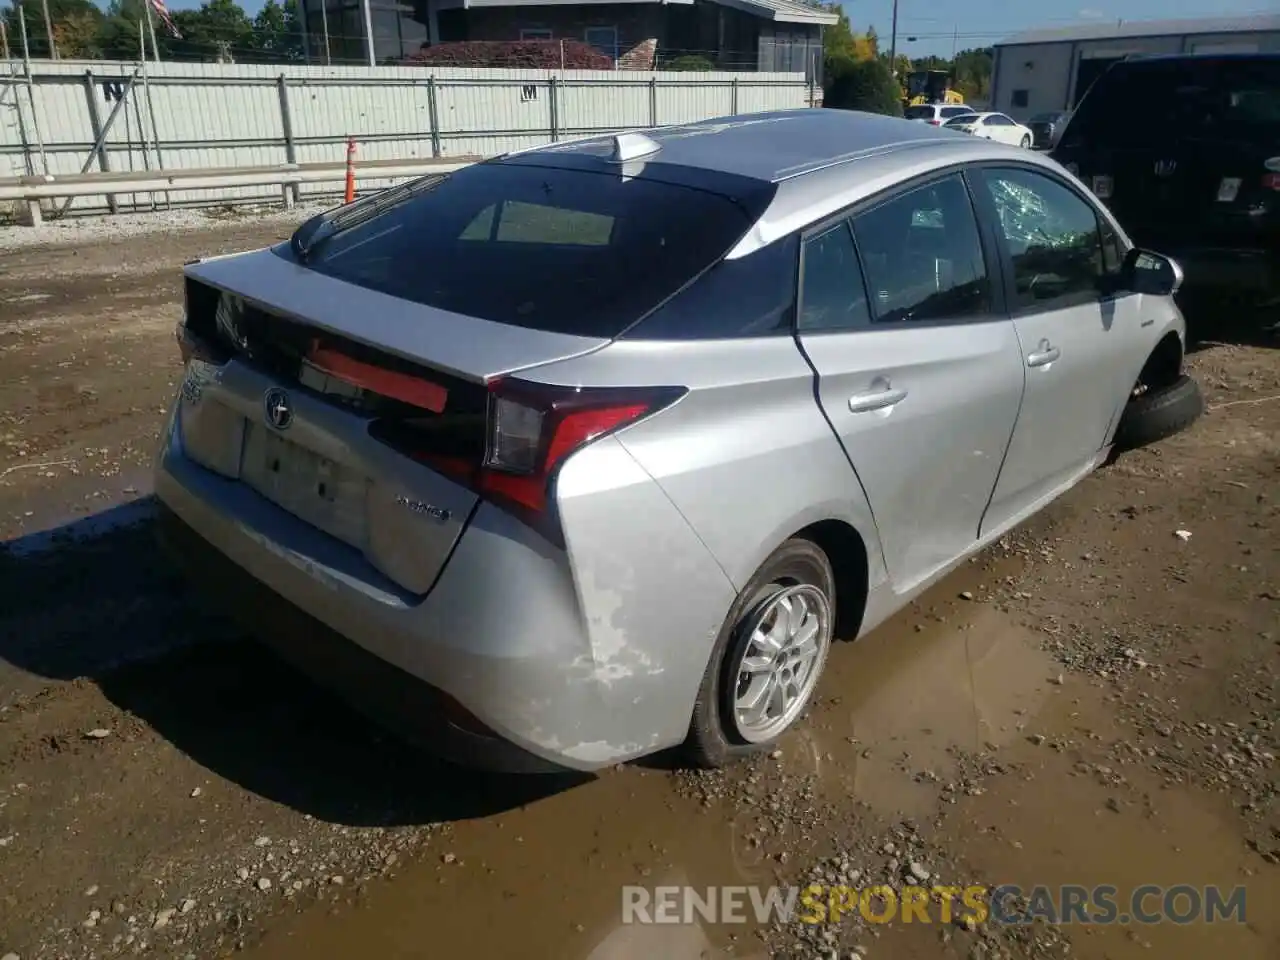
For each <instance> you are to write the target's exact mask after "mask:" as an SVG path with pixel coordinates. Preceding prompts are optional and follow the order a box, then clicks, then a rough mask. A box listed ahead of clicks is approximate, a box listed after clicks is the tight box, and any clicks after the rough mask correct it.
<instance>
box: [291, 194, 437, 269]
mask: <svg viewBox="0 0 1280 960" xmlns="http://www.w3.org/2000/svg"><path fill="white" fill-rule="evenodd" d="M446 176H447V174H442V173H437V174H431V175H429V176H426V177H420V178H418V179H417V180H410V181H409V182H408V183H402V184H400V185H399V186H395V187H387V188H386V189H385V190H379V191H378V192H377V193H375V194H372V195H370V196H368V197H365V198H364V199H363V200H357V201H356V202H355V203H350V204H347V205H346V206H345V207H338V208H337V209H336V210H327V211H325V212H324V213H318V214H316V215H315V216H314V217H312V218H311V219H310V220H308V221H306V222H305V223H303V225H302V226H300V227H299V228H298V229H297V230H295V231H294V232H293V236H291V237H290V238H289V245H290V246H291V247H292V248H293V252H294V254H295V255H296V256H297V258H298V259H299V260H302V261H304V262H305V261H306V259H307V257H308V256H310V255H311V254H312V253H313V252H315V250H316V249H317V248H318V247H319V246H320V245H321V244H324V243H326V242H327V241H329V240H331V239H332V238H334V237H336V236H337V235H338V234H340V233H343V232H345V231H347V230H350V229H351V228H352V227H356V226H359V225H360V224H362V223H365V222H367V221H369V220H372V219H373V218H374V217H376V216H377V215H378V214H380V213H384V212H386V211H387V210H390V209H391V208H392V207H398V206H399V205H400V204H402V203H404V202H405V201H406V200H410V199H412V198H413V197H416V196H418V195H419V194H422V193H426V192H427V191H428V190H431V189H433V188H434V187H435V186H436V185H438V184H439V183H440V182H441V181H442V180H444V179H445V177H446Z"/></svg>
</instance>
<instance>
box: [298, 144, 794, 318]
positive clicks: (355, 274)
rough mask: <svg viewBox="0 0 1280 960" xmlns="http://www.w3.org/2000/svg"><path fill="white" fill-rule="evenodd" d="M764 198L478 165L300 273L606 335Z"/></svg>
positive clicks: (699, 267)
mask: <svg viewBox="0 0 1280 960" xmlns="http://www.w3.org/2000/svg"><path fill="white" fill-rule="evenodd" d="M735 182H736V181H735ZM771 189H772V188H768V190H766V191H764V193H770V192H771ZM767 200H768V196H765V195H763V193H762V194H760V195H753V196H752V197H751V198H750V199H749V200H748V201H745V202H746V203H748V204H749V205H750V206H749V207H744V205H742V204H740V203H739V202H736V201H734V200H731V199H729V198H728V197H727V196H724V195H721V194H718V193H715V192H710V191H707V190H703V189H697V188H693V187H688V186H677V185H674V184H670V183H664V182H658V181H657V180H651V179H648V178H644V179H637V178H635V177H631V178H624V177H623V176H621V175H620V172H618V171H614V170H609V171H607V172H603V173H597V172H593V171H583V170H567V169H554V168H547V167H539V166H535V165H532V164H502V163H489V164H478V165H476V166H474V167H468V168H465V169H463V170H460V171H458V172H457V173H455V174H453V175H452V176H449V177H447V178H444V179H443V180H441V181H440V182H439V183H438V184H437V185H435V186H434V187H432V188H430V189H428V190H426V191H425V192H423V193H420V194H418V195H416V196H414V197H413V198H412V199H410V200H407V201H406V202H404V203H402V204H400V205H399V206H396V207H392V208H391V209H389V210H387V211H386V212H385V213H382V214H380V215H378V216H375V217H373V218H372V219H369V220H367V221H365V222H363V223H360V224H358V225H356V226H354V227H352V228H351V229H349V230H347V231H345V232H341V233H338V234H337V235H335V236H334V237H332V238H331V239H330V240H329V241H328V242H325V243H321V244H320V245H318V247H317V248H316V249H315V250H314V251H312V253H311V255H310V256H309V257H308V259H307V262H306V265H307V266H308V267H309V268H311V269H313V270H315V271H317V272H318V273H323V274H325V275H327V276H331V277H335V278H337V279H339V280H344V281H347V282H349V283H354V284H358V285H359V286H362V287H367V288H369V289H372V290H377V291H379V292H380V293H386V294H389V295H391V296H394V297H399V298H401V299H404V300H411V301H414V302H416V303H421V304H425V305H428V306H431V307H436V308H439V309H442V310H448V311H451V312H454V313H460V314H466V315H468V316H472V317H481V318H483V319H486V320H494V321H497V322H499V323H507V324H514V325H517V326H522V327H530V328H534V329H539V330H547V331H551V332H556V333H567V334H575V335H580V336H589V337H610V338H611V337H614V336H617V335H618V334H619V333H620V332H621V331H622V330H624V329H625V328H626V327H628V326H630V325H631V324H632V323H634V322H635V321H636V320H638V319H639V318H640V317H642V316H644V315H645V314H647V313H648V312H649V311H651V310H652V309H653V308H654V307H656V306H658V305H659V304H660V303H662V302H663V301H664V300H666V299H667V298H668V297H670V296H671V295H672V294H673V293H675V292H676V291H678V290H679V289H680V288H681V287H683V286H684V285H685V284H686V283H687V282H688V281H689V280H690V279H692V278H693V277H695V276H697V275H698V274H699V273H701V272H702V271H704V270H705V269H706V268H707V267H708V266H710V265H711V264H713V263H715V262H716V261H717V260H719V259H720V258H721V257H723V256H724V254H725V253H727V252H728V250H729V249H730V247H731V246H732V245H733V244H734V242H735V241H737V240H738V238H739V237H741V236H742V234H743V233H745V232H746V230H747V229H748V228H749V227H750V226H751V224H752V222H753V221H754V219H755V216H757V215H758V210H757V208H760V207H762V206H763V204H764V203H766V202H767ZM753 211H756V212H755V213H753ZM282 252H283V251H282Z"/></svg>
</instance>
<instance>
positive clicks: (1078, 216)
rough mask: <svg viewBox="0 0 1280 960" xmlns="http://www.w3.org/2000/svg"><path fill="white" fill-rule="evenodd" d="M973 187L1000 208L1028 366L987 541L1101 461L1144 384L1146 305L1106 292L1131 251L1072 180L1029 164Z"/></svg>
mask: <svg viewBox="0 0 1280 960" xmlns="http://www.w3.org/2000/svg"><path fill="white" fill-rule="evenodd" d="M973 181H974V186H975V189H979V190H985V191H986V195H985V197H982V198H981V201H980V202H983V203H989V204H990V207H989V209H990V210H991V211H992V219H993V220H994V221H995V222H996V225H997V234H998V240H999V242H1000V243H1001V244H1002V246H1003V247H1004V250H1005V256H1006V271H1005V272H1006V274H1007V275H1009V276H1010V277H1011V280H1012V282H1011V283H1010V287H1011V289H1010V290H1009V295H1010V298H1011V302H1010V308H1011V311H1012V313H1013V325H1014V328H1015V330H1016V331H1017V335H1018V343H1019V346H1020V348H1021V353H1022V362H1023V364H1024V366H1025V369H1026V392H1025V395H1024V396H1023V400H1022V409H1021V412H1020V413H1019V415H1018V425H1017V428H1016V429H1015V430H1014V433H1013V440H1012V442H1011V443H1010V445H1009V452H1008V454H1007V455H1006V457H1005V464H1004V468H1003V469H1002V470H1001V473H1000V481H999V483H998V484H997V485H996V491H995V495H994V496H993V497H992V501H991V508H990V510H989V511H988V513H987V516H986V518H985V519H984V521H983V524H982V528H983V532H984V533H987V532H990V531H992V530H995V529H997V528H999V527H1001V526H1003V525H1005V524H1007V523H1008V522H1010V521H1012V520H1015V519H1017V518H1019V517H1021V516H1023V515H1025V514H1026V513H1028V512H1031V511H1032V510H1034V509H1036V508H1038V507H1039V506H1040V505H1041V504H1042V503H1043V502H1044V501H1045V500H1047V499H1050V498H1052V497H1053V496H1055V495H1057V494H1058V493H1060V492H1061V491H1062V490H1063V489H1065V488H1066V487H1067V486H1070V485H1071V484H1072V483H1074V482H1075V481H1076V480H1077V479H1078V478H1079V477H1080V476H1081V474H1083V473H1084V472H1086V471H1087V470H1089V469H1090V468H1091V467H1092V466H1093V465H1094V463H1095V461H1096V458H1097V455H1098V452H1099V450H1100V449H1101V448H1102V447H1103V446H1104V444H1105V443H1106V442H1107V436H1108V431H1109V429H1110V427H1111V424H1112V422H1113V420H1114V418H1115V414H1116V412H1117V411H1118V410H1119V408H1120V407H1121V406H1122V405H1123V404H1124V403H1125V401H1126V400H1127V398H1128V396H1129V393H1130V391H1131V390H1132V388H1133V384H1134V379H1135V377H1136V371H1134V370H1133V369H1132V357H1133V356H1134V355H1135V354H1136V353H1137V351H1136V350H1135V349H1134V347H1133V344H1134V342H1135V340H1136V339H1138V338H1140V337H1141V332H1140V323H1141V315H1140V311H1139V309H1138V307H1139V303H1140V299H1141V298H1140V297H1138V296H1137V295H1135V294H1121V295H1110V294H1108V293H1107V292H1106V288H1107V284H1106V277H1107V276H1108V274H1110V273H1113V272H1114V271H1115V270H1117V269H1118V268H1119V262H1118V258H1119V249H1118V247H1117V246H1116V243H1115V241H1114V236H1113V235H1112V234H1111V231H1110V230H1109V224H1107V222H1106V221H1105V220H1103V219H1101V218H1100V217H1099V216H1098V214H1097V212H1096V210H1095V208H1094V206H1093V205H1092V204H1091V203H1090V202H1089V201H1088V200H1086V199H1085V198H1084V197H1082V196H1081V195H1080V194H1078V193H1076V192H1075V190H1073V189H1072V188H1071V187H1069V186H1067V185H1066V183H1065V182H1063V181H1061V180H1058V179H1057V178H1055V177H1052V176H1050V175H1048V174H1047V173H1041V172H1037V171H1033V170H1029V169H1026V168H1021V167H1011V168H985V169H983V170H981V171H979V172H978V173H977V174H976V175H975V176H974V177H973ZM1104 226H1106V227H1108V231H1107V233H1108V236H1109V237H1110V240H1111V242H1109V243H1108V244H1107V245H1106V249H1105V251H1104V244H1103V242H1102V241H1103V227H1104Z"/></svg>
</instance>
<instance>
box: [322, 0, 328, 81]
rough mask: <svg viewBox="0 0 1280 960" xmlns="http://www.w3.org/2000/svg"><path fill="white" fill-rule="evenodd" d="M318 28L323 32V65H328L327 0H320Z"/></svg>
mask: <svg viewBox="0 0 1280 960" xmlns="http://www.w3.org/2000/svg"><path fill="white" fill-rule="evenodd" d="M320 29H321V30H322V31H323V32H324V65H325V66H326V67H327V66H329V0H320Z"/></svg>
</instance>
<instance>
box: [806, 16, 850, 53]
mask: <svg viewBox="0 0 1280 960" xmlns="http://www.w3.org/2000/svg"><path fill="white" fill-rule="evenodd" d="M813 6H815V7H817V8H818V9H819V10H822V11H825V12H826V13H834V14H835V15H836V22H835V23H834V24H832V25H831V26H829V27H823V28H822V56H823V58H824V59H826V60H831V59H833V58H839V57H848V58H850V59H852V58H853V56H854V43H855V38H854V35H853V27H852V26H851V25H850V24H849V17H848V15H846V14H845V12H844V7H842V6H841V5H840V4H839V3H822V2H816V3H814V4H813Z"/></svg>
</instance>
